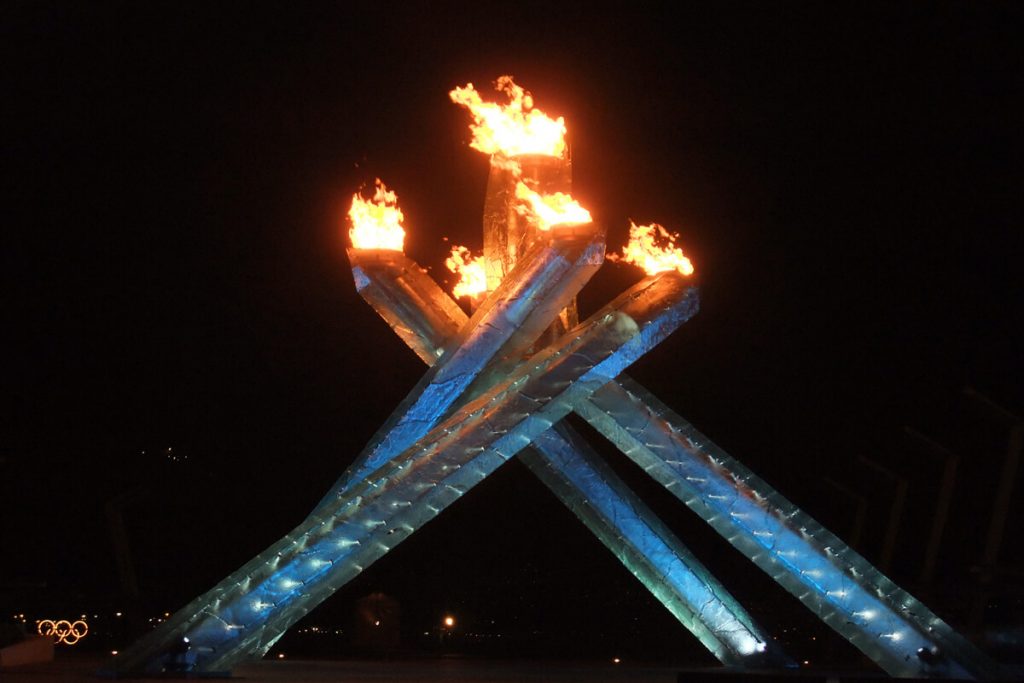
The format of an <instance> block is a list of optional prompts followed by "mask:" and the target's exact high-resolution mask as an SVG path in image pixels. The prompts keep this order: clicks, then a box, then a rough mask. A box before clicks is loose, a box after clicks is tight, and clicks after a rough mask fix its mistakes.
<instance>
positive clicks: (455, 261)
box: [444, 246, 487, 299]
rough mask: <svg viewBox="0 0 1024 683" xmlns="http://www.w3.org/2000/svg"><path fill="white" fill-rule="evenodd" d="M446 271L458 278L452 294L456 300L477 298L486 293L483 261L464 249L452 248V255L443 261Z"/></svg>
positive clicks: (480, 257)
mask: <svg viewBox="0 0 1024 683" xmlns="http://www.w3.org/2000/svg"><path fill="white" fill-rule="evenodd" d="M444 265H446V266H447V267H448V270H450V271H452V272H453V273H455V274H456V275H458V276H459V281H458V282H456V283H455V289H453V290H452V294H454V295H455V298H456V299H459V298H462V297H464V296H468V297H470V298H473V297H476V296H479V295H481V294H483V293H484V292H486V291H487V276H486V274H485V273H484V259H483V257H482V256H473V254H472V253H470V251H469V249H467V248H466V247H459V246H454V247H452V255H451V256H449V257H448V258H446V259H445V261H444Z"/></svg>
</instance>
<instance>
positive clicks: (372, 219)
mask: <svg viewBox="0 0 1024 683" xmlns="http://www.w3.org/2000/svg"><path fill="white" fill-rule="evenodd" d="M376 185H377V191H376V192H374V195H373V199H370V200H366V199H363V198H362V197H361V196H360V194H359V193H358V192H357V193H355V194H354V195H352V208H350V209H349V210H348V217H349V220H351V221H352V228H351V229H350V230H349V231H348V236H349V237H350V238H351V239H352V246H353V247H355V248H356V249H391V250H394V251H402V243H403V242H404V241H405V229H404V228H402V219H403V218H404V216H402V210H401V209H399V208H398V195H396V194H395V193H394V192H392V191H390V190H388V188H387V187H386V186H385V185H384V183H382V182H381V180H380V178H377V183H376Z"/></svg>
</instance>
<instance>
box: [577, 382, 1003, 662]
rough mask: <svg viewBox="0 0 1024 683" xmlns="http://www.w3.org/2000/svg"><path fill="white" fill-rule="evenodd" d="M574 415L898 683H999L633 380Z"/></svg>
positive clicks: (947, 631)
mask: <svg viewBox="0 0 1024 683" xmlns="http://www.w3.org/2000/svg"><path fill="white" fill-rule="evenodd" d="M576 411H577V412H578V413H579V414H580V415H581V416H582V417H583V418H584V419H586V420H587V421H588V422H589V423H590V424H591V425H593V426H594V427H595V428H596V429H597V430H598V431H600V432H601V433H602V434H604V436H605V437H607V438H608V439H609V440H610V441H612V442H613V443H614V444H615V445H616V446H618V447H619V448H620V449H621V450H622V451H623V452H624V453H625V454H626V455H628V456H629V457H630V458H632V459H633V460H634V461H635V462H636V463H637V464H638V465H640V466H641V467H642V468H644V470H646V471H647V473H648V474H650V475H651V476H652V477H654V478H655V479H656V480H657V481H659V482H661V483H662V484H663V485H664V486H665V487H666V488H667V489H668V490H669V491H671V492H672V493H673V494H675V495H676V496H677V497H678V498H679V499H680V500H682V501H683V502H684V503H685V504H686V505H687V506H688V507H689V508H690V509H691V510H693V511H694V512H696V513H697V514H698V515H700V516H701V517H702V518H703V519H704V520H705V521H706V522H707V523H708V524H710V525H711V526H712V527H713V528H714V529H715V530H716V531H718V532H719V533H720V534H721V535H722V536H724V537H725V539H726V540H727V541H729V543H731V544H732V545H733V547H735V548H736V549H737V550H739V551H740V552H741V553H743V554H744V555H745V556H746V557H748V558H749V559H750V560H751V561H752V562H754V564H756V565H757V566H758V567H760V568H761V569H763V570H764V571H765V572H767V573H768V575H769V576H771V577H772V578H773V579H774V580H775V581H776V582H777V583H778V584H779V585H781V586H782V587H784V588H785V589H786V590H788V591H789V592H790V593H792V594H793V595H794V596H796V597H797V598H798V599H799V600H800V601H801V602H802V603H803V604H804V605H806V606H807V607H808V608H809V609H810V610H811V611H812V612H814V613H815V614H817V615H818V617H820V618H821V619H822V621H824V622H825V623H826V624H828V625H829V626H831V627H832V628H833V629H834V630H836V631H837V632H838V633H839V634H840V635H842V636H843V637H844V638H846V639H847V640H849V641H850V642H851V643H852V644H853V645H854V646H856V647H857V648H858V649H860V650H861V652H863V653H864V654H865V655H867V656H868V657H869V658H871V659H872V660H873V661H874V662H875V663H876V664H878V665H879V666H880V667H882V668H883V669H884V670H885V671H886V672H888V673H889V674H890V675H892V676H899V677H937V678H971V679H979V680H987V679H997V678H999V677H1000V670H999V667H998V666H997V665H996V664H995V663H994V662H992V661H991V660H990V659H989V658H988V657H987V656H986V655H984V654H983V653H982V652H981V651H980V650H978V649H977V648H976V647H974V646H973V645H972V644H971V643H970V642H968V641H967V640H966V639H964V638H963V637H962V636H960V635H959V634H957V633H956V632H955V631H954V630H953V629H952V628H950V627H949V625H948V624H946V623H945V622H944V621H943V620H942V619H940V618H939V617H938V616H936V615H935V614H934V613H933V612H931V611H930V610H929V609H928V608H927V607H925V605H924V604H922V603H921V602H920V601H918V600H917V599H916V598H914V597H913V596H911V595H910V594H909V593H907V592H906V591H904V590H903V589H902V588H900V587H899V586H897V585H896V584H895V583H893V582H892V581H891V580H889V579H888V578H887V577H885V576H883V575H882V573H881V572H879V571H878V570H877V569H875V568H874V567H873V566H872V565H871V563H869V562H868V561H867V560H865V559H864V558H863V557H861V556H860V555H858V554H857V553H856V552H855V551H854V550H853V549H852V548H850V547H849V546H848V545H846V544H845V543H844V542H843V541H842V540H840V539H839V538H838V537H836V536H835V535H834V534H832V533H831V532H829V531H828V530H827V529H825V528H824V527H822V526H821V525H820V524H818V523H817V522H816V521H814V520H813V519H812V518H811V517H810V516H809V515H807V514H806V513H805V512H803V511H802V510H800V509H799V508H798V507H797V506H795V505H793V504H792V503H791V502H789V501H788V500H786V499H785V498H784V497H783V496H782V495H780V494H779V493H778V492H777V491H775V490H774V489H773V488H772V487H770V486H769V485H768V484H766V483H765V482H764V481H762V480H761V479H760V478H759V477H757V475H755V474H754V473H753V472H751V471H750V470H749V469H747V468H746V467H744V466H743V465H742V464H741V463H739V462H738V461H737V460H735V459H734V458H732V457H731V456H729V455H728V454H727V453H725V452H724V451H723V450H722V449H720V448H718V447H717V446H716V445H715V444H714V443H712V442H711V441H710V440H709V439H708V438H707V437H705V436H704V435H703V434H701V433H700V432H698V431H697V430H696V429H694V427H693V426H692V425H690V424H689V423H688V422H686V421H685V420H684V419H683V418H681V417H679V416H678V415H676V414H675V413H674V412H672V410H670V409H669V408H668V407H667V406H665V405H664V404H663V403H661V402H660V401H659V400H658V399H657V398H656V397H655V396H654V395H653V394H651V393H650V392H649V391H647V390H646V389H644V388H643V387H641V386H640V385H639V384H637V383H636V382H633V381H632V380H630V379H628V378H626V377H620V378H619V381H618V382H616V383H609V384H608V385H606V386H605V387H604V388H603V389H601V390H600V391H598V392H597V393H595V394H594V395H593V396H592V397H591V399H590V400H589V401H585V402H581V403H580V404H578V405H577V407H576Z"/></svg>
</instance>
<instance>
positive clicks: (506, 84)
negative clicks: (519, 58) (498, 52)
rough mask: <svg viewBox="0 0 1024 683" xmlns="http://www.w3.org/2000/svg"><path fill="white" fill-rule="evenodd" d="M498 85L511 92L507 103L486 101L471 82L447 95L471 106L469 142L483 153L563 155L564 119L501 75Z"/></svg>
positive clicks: (457, 101)
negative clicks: (545, 109) (551, 114)
mask: <svg viewBox="0 0 1024 683" xmlns="http://www.w3.org/2000/svg"><path fill="white" fill-rule="evenodd" d="M494 85H495V89H496V90H498V91H501V92H504V93H505V95H507V96H508V99H509V102H508V104H497V103H495V102H484V101H483V99H482V98H481V97H480V93H479V92H477V91H476V89H475V88H474V87H473V84H472V83H467V84H466V85H465V86H464V87H462V88H455V89H454V90H452V91H451V92H450V93H448V96H449V97H451V98H452V102H454V103H455V104H458V105H461V106H463V107H466V108H467V109H469V112H470V114H472V115H473V123H471V124H470V126H469V129H470V130H471V131H473V141H472V142H471V143H469V146H470V147H472V148H473V149H478V150H480V151H481V152H483V153H484V154H496V153H501V154H504V155H505V156H516V155H518V154H544V155H547V156H554V157H560V156H562V154H563V153H564V152H565V119H563V118H562V117H561V116H559V117H558V118H557V119H552V118H550V117H549V116H547V115H546V114H545V113H544V112H542V111H541V110H540V109H534V108H533V96H532V95H530V93H528V92H527V91H526V90H524V89H523V88H522V87H521V86H518V85H516V84H515V83H514V82H513V81H512V77H511V76H502V77H500V78H499V79H498V80H497V81H495V84H494Z"/></svg>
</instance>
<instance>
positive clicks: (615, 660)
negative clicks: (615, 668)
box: [612, 657, 622, 664]
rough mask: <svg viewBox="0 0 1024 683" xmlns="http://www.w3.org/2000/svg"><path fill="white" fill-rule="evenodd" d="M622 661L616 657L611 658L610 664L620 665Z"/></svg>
mask: <svg viewBox="0 0 1024 683" xmlns="http://www.w3.org/2000/svg"><path fill="white" fill-rule="evenodd" d="M621 663H622V660H621V659H619V658H618V657H612V664H621Z"/></svg>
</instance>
